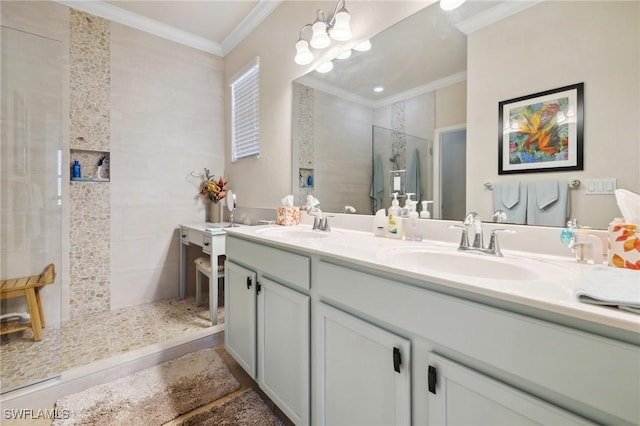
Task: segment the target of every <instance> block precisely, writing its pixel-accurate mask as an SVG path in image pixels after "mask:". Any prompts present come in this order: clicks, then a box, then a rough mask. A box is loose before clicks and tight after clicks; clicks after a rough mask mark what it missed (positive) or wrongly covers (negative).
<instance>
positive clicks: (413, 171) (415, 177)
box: [406, 148, 422, 201]
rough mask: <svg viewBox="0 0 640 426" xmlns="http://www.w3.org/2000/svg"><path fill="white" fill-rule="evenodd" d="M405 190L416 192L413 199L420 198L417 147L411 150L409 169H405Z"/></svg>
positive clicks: (417, 199) (418, 199)
mask: <svg viewBox="0 0 640 426" xmlns="http://www.w3.org/2000/svg"><path fill="white" fill-rule="evenodd" d="M406 192H410V193H413V194H416V196H415V198H414V200H416V201H420V200H421V199H422V186H421V184H420V152H419V151H418V148H416V149H415V150H414V151H413V155H412V156H411V163H410V164H409V170H407V187H406Z"/></svg>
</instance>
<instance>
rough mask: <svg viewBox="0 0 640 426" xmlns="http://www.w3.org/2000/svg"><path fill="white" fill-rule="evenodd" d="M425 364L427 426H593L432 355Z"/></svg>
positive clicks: (566, 412)
mask: <svg viewBox="0 0 640 426" xmlns="http://www.w3.org/2000/svg"><path fill="white" fill-rule="evenodd" d="M428 363H429V374H428V377H427V383H428V387H429V392H430V393H429V398H428V405H429V424H430V425H476V426H482V425H491V426H493V425H585V424H588V425H590V424H593V423H591V422H589V421H588V420H585V419H583V418H582V417H578V416H576V415H574V414H572V413H570V412H568V411H565V410H563V409H561V408H559V407H556V406H554V405H551V404H549V403H547V402H545V401H542V400H540V399H538V398H536V397H534V396H532V395H529V394H527V393H524V392H522V391H519V390H517V389H515V388H513V387H511V386H508V385H505V384H504V383H501V382H498V381H496V380H494V379H491V378H490V377H487V376H485V375H483V374H481V373H479V372H477V371H474V370H471V369H469V368H466V367H464V366H462V365H460V364H457V363H455V362H453V361H451V360H448V359H446V358H443V357H441V356H439V355H436V354H434V353H430V354H429V356H428Z"/></svg>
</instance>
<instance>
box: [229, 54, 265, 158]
mask: <svg viewBox="0 0 640 426" xmlns="http://www.w3.org/2000/svg"><path fill="white" fill-rule="evenodd" d="M259 77H260V62H259V61H258V58H256V60H255V62H252V63H251V64H249V66H248V68H247V69H245V70H243V71H241V72H240V73H239V74H238V76H237V77H236V78H234V79H233V80H232V82H231V161H236V160H240V159H241V158H247V157H255V156H258V155H260V123H259V108H258V104H259V100H260V86H259V80H260V79H259Z"/></svg>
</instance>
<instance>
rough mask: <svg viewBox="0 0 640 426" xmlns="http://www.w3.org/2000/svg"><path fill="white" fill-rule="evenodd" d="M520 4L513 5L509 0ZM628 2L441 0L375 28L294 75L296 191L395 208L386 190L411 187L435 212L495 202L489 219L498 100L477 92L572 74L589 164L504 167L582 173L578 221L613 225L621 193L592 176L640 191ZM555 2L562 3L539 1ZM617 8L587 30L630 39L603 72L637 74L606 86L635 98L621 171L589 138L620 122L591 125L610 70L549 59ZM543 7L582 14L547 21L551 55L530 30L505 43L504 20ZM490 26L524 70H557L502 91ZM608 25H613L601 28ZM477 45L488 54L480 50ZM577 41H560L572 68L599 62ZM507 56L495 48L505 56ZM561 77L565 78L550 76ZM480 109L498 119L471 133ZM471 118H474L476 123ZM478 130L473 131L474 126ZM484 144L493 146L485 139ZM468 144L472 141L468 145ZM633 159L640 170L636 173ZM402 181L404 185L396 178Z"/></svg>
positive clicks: (453, 215) (575, 205) (633, 32)
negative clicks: (363, 45)
mask: <svg viewBox="0 0 640 426" xmlns="http://www.w3.org/2000/svg"><path fill="white" fill-rule="evenodd" d="M514 3H517V4H518V5H517V6H514ZM549 3H557V4H560V3H562V5H550V4H549ZM607 3H608V4H607ZM633 3H635V2H606V1H603V2H549V1H545V2H540V1H532V2H498V1H496V2H491V1H486V2H485V1H483V2H466V3H465V4H463V6H462V7H460V8H459V9H456V10H455V11H453V12H444V11H442V10H441V9H440V7H439V5H438V4H437V3H435V4H432V5H430V6H427V7H425V8H424V9H422V10H420V11H419V12H417V13H415V14H414V15H412V16H410V17H408V18H406V19H405V20H403V21H401V22H399V23H398V24H396V25H394V26H392V27H390V28H388V29H386V30H385V31H383V32H381V33H379V34H378V35H376V36H375V37H373V38H372V39H371V45H372V48H371V50H369V51H366V52H360V51H356V50H352V51H351V56H350V57H349V58H347V59H337V58H336V59H334V60H333V61H332V62H333V64H334V68H333V70H332V71H331V72H329V73H325V74H321V73H319V72H317V71H312V72H311V73H309V74H307V75H305V76H303V77H301V78H299V79H297V80H296V81H294V82H293V108H292V115H293V116H292V127H293V128H292V145H293V146H292V153H293V155H292V173H293V176H292V186H293V192H294V194H295V195H296V196H297V201H298V202H299V203H300V204H304V202H305V200H306V197H307V195H308V194H313V195H314V196H315V197H317V198H318V199H319V200H320V202H321V206H322V208H323V210H324V211H331V212H343V211H345V206H352V207H354V208H355V209H356V212H357V213H358V214H372V213H374V212H375V210H376V209H377V208H386V207H388V206H389V205H390V202H391V193H392V192H394V191H398V192H400V194H401V198H403V197H404V195H405V194H407V193H417V195H414V196H413V197H414V199H415V198H417V199H418V201H423V200H434V205H433V206H432V207H430V208H429V209H430V211H431V214H432V216H433V217H435V218H439V219H451V220H460V219H462V217H463V216H464V214H465V213H466V212H468V211H472V210H476V211H484V212H489V214H483V218H485V219H488V220H490V219H491V214H490V213H492V212H493V211H492V210H491V204H492V202H491V199H492V197H493V191H491V190H490V189H488V188H486V187H485V186H484V183H498V182H500V179H503V180H504V179H505V178H504V177H503V176H498V173H497V160H496V157H497V131H498V124H497V122H498V102H497V101H496V102H487V105H483V104H482V103H478V102H477V96H476V94H477V93H478V92H479V90H484V91H485V92H486V91H493V92H495V93H499V92H501V91H502V92H504V94H500V95H498V98H497V100H505V99H509V98H514V97H517V96H524V95H527V94H530V93H535V92H538V91H541V90H540V89H544V88H546V89H552V88H554V87H545V84H548V85H554V84H556V83H555V81H558V82H566V84H571V83H577V82H584V83H585V92H586V93H587V95H586V96H585V111H586V113H585V145H586V147H587V148H586V149H585V167H584V171H581V172H577V173H554V174H552V173H536V174H532V173H528V174H527V175H526V176H525V175H513V176H509V177H508V178H509V179H519V178H521V179H523V180H524V181H532V180H536V179H538V180H549V179H556V180H558V181H560V182H562V181H567V182H571V181H573V180H575V179H578V180H580V182H581V183H580V185H579V186H578V187H577V188H575V189H572V190H569V191H568V193H569V194H568V198H569V206H570V207H569V209H568V212H567V215H568V216H570V217H576V218H578V219H579V220H580V219H582V218H583V217H584V219H585V220H584V221H583V222H585V221H586V223H587V224H588V225H590V226H592V227H595V228H600V229H603V228H606V226H607V223H608V220H610V219H611V218H612V217H614V216H615V215H616V213H617V215H619V212H618V210H617V207H616V202H615V198H614V196H613V195H587V193H586V192H587V188H586V185H587V182H590V180H591V179H596V178H617V182H618V187H624V188H626V189H629V190H632V191H634V192H639V191H640V178H638V171H637V169H638V165H637V164H638V160H640V158H638V157H639V155H640V154H638V148H637V140H638V137H640V131H639V130H638V128H637V127H638V126H637V114H638V113H639V111H638V103H640V101H639V100H638V90H640V89H639V88H640V84H639V82H638V80H640V76H638V74H639V67H638V58H639V57H640V52H639V51H638V50H639V42H638V30H637V28H638V26H639V24H640V23H639V20H640V17H639V14H638V5H637V4H636V5H634V4H633ZM609 6H611V7H609ZM549 7H555V8H559V9H558V10H545V9H544V8H549ZM624 8H627V10H624ZM616 9H617V10H616ZM610 10H613V12H612V15H611V16H610V17H608V20H607V19H604V24H599V28H600V27H603V26H604V27H605V29H604V30H602V31H601V33H600V34H597V35H593V34H592V35H591V36H590V37H591V38H594V37H597V38H598V40H602V39H603V34H605V35H606V37H605V38H608V40H604V41H603V43H604V44H605V45H606V44H607V43H611V45H619V43H620V42H621V40H620V39H619V37H621V36H631V37H630V38H631V41H629V42H628V41H627V40H624V41H623V43H625V44H627V47H630V49H629V48H627V51H628V52H629V55H627V56H626V57H625V59H624V61H625V65H626V66H625V67H618V66H616V67H611V74H609V75H608V76H606V78H608V79H616V80H617V79H621V80H623V81H625V82H626V83H625V84H627V83H629V82H631V84H630V85H629V84H627V85H626V87H627V88H628V89H630V91H629V92H627V93H624V90H622V91H620V90H618V88H617V87H615V88H613V91H617V93H616V94H615V96H617V97H618V98H613V96H614V94H611V95H610V96H611V98H608V99H607V100H611V99H616V100H617V99H621V98H620V97H631V98H633V99H629V100H625V101H624V102H622V105H627V106H630V109H631V112H633V113H634V114H632V115H634V120H636V125H635V127H630V129H631V131H630V132H629V131H625V133H624V134H625V135H628V137H629V138H631V139H633V141H629V142H624V143H626V144H629V145H624V144H623V145H622V146H620V148H621V149H624V150H626V152H628V153H630V154H631V156H632V157H634V160H633V161H632V162H631V163H629V165H631V164H633V165H634V166H633V167H631V166H630V167H624V168H625V169H626V171H625V170H622V169H621V168H619V167H616V165H615V161H614V160H613V157H614V156H616V154H614V152H613V151H612V152H611V153H610V154H611V157H607V156H606V155H605V156H602V155H600V154H601V153H602V152H603V148H598V149H595V148H594V147H595V146H596V144H600V145H603V144H606V143H607V142H606V141H603V140H602V137H603V135H604V134H606V132H607V130H606V126H609V129H610V130H612V129H613V128H614V127H615V128H616V129H619V123H614V122H612V123H608V124H605V123H603V122H602V120H600V122H599V123H598V125H597V126H598V127H596V125H595V124H594V123H595V121H594V120H598V117H596V116H594V112H596V111H597V108H599V106H597V107H596V106H595V105H594V104H595V103H597V102H598V101H599V100H600V99H601V96H609V95H606V94H600V93H596V92H597V91H598V90H599V87H600V86H601V85H604V86H606V84H607V82H606V81H605V80H606V79H605V76H602V78H600V76H599V75H596V74H595V73H594V72H592V73H591V74H588V73H584V75H583V73H581V72H573V73H572V74H571V73H570V72H569V71H566V70H567V67H566V66H564V65H563V64H562V63H554V61H555V59H554V58H556V57H557V56H558V55H559V54H558V52H557V51H558V50H562V49H563V48H564V47H563V43H573V45H574V46H577V45H578V44H579V43H581V42H582V41H584V42H585V43H586V42H587V40H589V37H585V34H584V33H581V31H584V32H587V31H591V29H590V28H592V27H593V26H592V25H590V24H589V23H588V22H589V19H594V20H595V21H598V22H600V21H599V19H601V18H602V16H601V15H602V12H603V11H610ZM541 11H542V12H541ZM634 11H635V13H634ZM574 12H575V13H574ZM541 13H542V16H546V15H545V14H549V13H553V14H556V15H558V16H559V18H558V19H565V18H563V16H564V15H563V14H566V15H567V16H573V15H575V17H576V18H575V19H572V20H574V21H575V22H576V23H575V24H573V23H572V22H570V23H569V24H568V25H569V26H571V25H573V27H571V29H570V30H569V33H568V34H565V32H562V31H560V30H559V29H558V28H556V27H554V28H552V30H553V31H557V35H558V37H562V38H563V40H562V41H560V42H559V43H558V44H557V45H545V49H550V50H553V49H556V52H555V54H554V55H549V56H548V57H549V60H548V61H547V62H544V61H543V62H540V61H538V60H537V59H534V58H538V57H539V55H540V53H539V52H535V53H533V54H532V53H531V52H532V51H530V50H529V49H534V50H535V49H537V47H536V46H538V47H540V46H539V45H538V44H537V42H536V36H535V35H531V36H530V43H531V44H530V45H529V46H524V45H519V47H516V46H512V45H509V39H508V35H507V34H508V31H516V32H517V31H518V28H509V25H512V26H514V25H516V23H517V25H521V24H522V22H526V20H527V19H530V20H537V19H540V16H541ZM616 13H617V15H616ZM598 15H600V17H598ZM628 15H631V17H630V18H625V21H624V22H620V19H619V18H620V16H628ZM565 21H566V19H565ZM488 25H503V26H505V28H503V29H501V31H505V40H504V43H505V45H509V48H510V49H511V50H513V49H516V50H517V49H520V51H521V52H522V55H521V56H520V57H515V56H514V57H510V59H508V60H509V61H511V62H512V63H516V64H520V65H519V66H521V67H527V69H531V67H533V66H534V64H536V65H535V67H538V68H539V73H540V74H545V73H546V74H549V75H554V76H557V78H555V79H550V82H543V83H540V82H535V81H534V80H535V79H531V81H532V83H531V85H530V86H531V87H527V86H526V85H525V84H520V85H519V86H518V87H517V88H516V89H514V90H511V91H506V90H504V86H501V81H500V80H501V77H498V76H499V74H500V72H501V70H499V69H498V70H496V77H495V78H494V80H492V81H491V84H490V85H487V84H486V81H487V76H486V74H487V69H491V64H492V63H496V64H499V63H500V62H499V61H497V60H496V59H497V58H498V56H499V55H500V54H501V49H500V46H499V45H497V46H495V50H494V51H493V53H492V54H488V53H487V51H486V49H487V47H486V46H484V47H482V48H480V47H479V46H478V45H480V42H477V43H476V42H475V40H476V39H474V38H473V37H475V36H474V32H475V31H476V30H478V29H479V28H482V27H488ZM531 25H533V24H531ZM607 25H609V26H610V27H611V28H612V30H606V26H607ZM627 26H629V27H630V28H629V29H628V31H626V30H625V28H626V27H627ZM538 28H539V26H538ZM523 31H524V30H523ZM550 31H551V30H550ZM553 31H552V32H553ZM476 34H478V33H476ZM633 37H635V40H633ZM478 38H480V37H478ZM470 40H471V43H472V44H471V45H470V44H469V41H470ZM481 41H482V40H481ZM473 43H475V44H473ZM514 43H519V42H515V41H514ZM345 47H348V46H345ZM587 48H588V47H587ZM482 49H484V53H483V54H479V52H482V51H483V50H482ZM576 52H577V51H576ZM576 52H572V51H570V50H569V51H567V52H561V53H563V54H565V53H566V54H565V56H566V57H567V61H571V67H569V68H570V69H572V70H575V69H594V68H598V67H594V66H593V65H592V61H597V60H598V58H594V56H597V54H595V55H578V54H577V53H576ZM530 55H532V56H530ZM504 60H505V58H502V57H500V61H504ZM576 61H577V63H576ZM600 61H602V59H600ZM500 66H501V65H497V67H500ZM598 66H600V64H599V65H598ZM468 68H469V69H468ZM479 69H482V72H483V73H484V74H483V75H482V78H483V80H484V81H485V83H484V84H483V87H482V88H477V87H473V86H472V85H473V84H474V81H477V80H478V79H476V78H475V74H473V73H474V72H475V73H478V72H479V71H478V70H479ZM563 73H564V74H567V75H562V74H563ZM614 75H615V77H614ZM600 80H603V81H600ZM560 86H562V84H556V86H555V87H560ZM604 86H602V87H604ZM376 88H378V91H376V90H375V89H376ZM472 89H473V90H472ZM512 92H513V93H512ZM597 95H600V96H597ZM500 96H502V98H500ZM471 98H473V102H476V103H475V104H471V103H470V104H469V106H468V105H467V101H468V100H469V102H472V99H471ZM485 98H487V97H486V96H485ZM474 108H479V109H481V110H483V111H484V110H485V109H487V110H488V109H490V112H486V111H485V113H486V114H488V115H487V117H488V116H489V115H490V116H491V117H493V118H492V120H493V121H494V122H495V123H494V122H491V123H490V124H486V123H485V125H490V126H491V132H492V133H491V136H490V137H489V138H485V137H483V138H482V139H483V141H478V140H475V139H474V136H473V135H474V130H477V129H479V128H481V127H482V126H479V125H475V123H476V122H475V121H474V120H473V118H474V117H476V119H477V117H478V114H476V113H475V111H476V110H474ZM467 114H469V117H467ZM472 115H473V116H474V117H472ZM474 125H475V128H474V127H472V126H474ZM467 126H469V128H468V129H467ZM494 129H495V130H494ZM627 129H629V128H627ZM618 131H622V130H618ZM603 132H604V133H603ZM478 134H479V132H478V131H476V132H475V135H478ZM612 134H614V133H612ZM484 139H488V140H484ZM479 143H483V144H484V146H485V147H487V149H484V148H483V149H482V150H479V149H478V145H477V144H479ZM467 144H476V145H474V146H475V148H474V149H469V147H467ZM634 144H635V145H634ZM605 152H606V151H605ZM618 158H620V157H618ZM623 161H624V160H623ZM627 161H628V160H627ZM634 167H635V171H632V172H629V169H633V168H634ZM480 180H482V181H480ZM396 184H397V185H399V186H394V185H396ZM585 199H586V201H585ZM479 200H480V201H479ZM402 203H403V202H402ZM592 206H597V207H595V209H598V210H601V211H600V215H596V216H594V215H591V213H592V212H593V211H595V209H594V208H593V207H592ZM482 209H484V210H482ZM349 210H350V209H349Z"/></svg>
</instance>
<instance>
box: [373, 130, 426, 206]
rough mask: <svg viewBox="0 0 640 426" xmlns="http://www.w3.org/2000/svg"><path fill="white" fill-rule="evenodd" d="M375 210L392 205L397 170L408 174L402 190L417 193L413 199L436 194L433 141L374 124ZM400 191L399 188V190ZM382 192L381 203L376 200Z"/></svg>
mask: <svg viewBox="0 0 640 426" xmlns="http://www.w3.org/2000/svg"><path fill="white" fill-rule="evenodd" d="M372 153H373V157H372V164H373V173H372V175H373V176H372V184H371V192H370V197H371V198H372V206H371V207H372V213H375V211H376V209H378V208H385V209H386V208H389V206H390V205H391V199H392V198H393V195H392V194H393V192H394V191H393V176H391V174H390V173H391V172H394V171H397V172H400V174H403V175H404V178H403V181H402V187H403V190H402V193H401V194H400V195H399V197H398V198H399V199H400V198H404V197H406V193H414V194H416V195H414V196H413V197H412V199H413V200H416V201H422V200H431V199H432V197H433V188H432V185H433V180H432V175H433V141H432V140H428V139H424V138H420V137H417V136H414V135H410V134H408V133H403V132H399V131H394V130H391V129H386V128H384V127H380V126H373V129H372ZM395 192H399V191H395ZM375 194H380V197H379V200H380V202H378V203H376V202H375V199H374V197H375Z"/></svg>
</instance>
